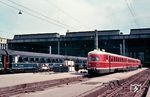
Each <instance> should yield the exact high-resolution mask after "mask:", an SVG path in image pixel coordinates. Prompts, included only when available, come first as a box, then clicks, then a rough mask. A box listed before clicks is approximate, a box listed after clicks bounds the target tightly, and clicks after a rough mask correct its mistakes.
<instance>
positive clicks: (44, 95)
mask: <svg viewBox="0 0 150 97" xmlns="http://www.w3.org/2000/svg"><path fill="white" fill-rule="evenodd" d="M145 69H146V68H141V69H138V70H134V71H129V72H120V73H113V74H109V75H103V76H100V77H94V78H91V79H89V80H87V81H83V82H79V83H76V84H69V85H60V86H58V87H51V88H49V89H46V90H44V91H37V92H32V93H22V94H18V95H14V96H11V97H84V96H85V94H86V93H87V92H88V91H91V90H95V89H97V87H99V86H101V85H103V83H107V82H109V81H113V80H122V79H125V78H128V77H130V76H132V75H134V74H137V73H139V72H141V71H143V70H145Z"/></svg>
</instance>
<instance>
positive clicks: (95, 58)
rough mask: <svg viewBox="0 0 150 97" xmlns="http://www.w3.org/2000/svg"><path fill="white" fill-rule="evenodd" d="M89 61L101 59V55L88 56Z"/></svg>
mask: <svg viewBox="0 0 150 97" xmlns="http://www.w3.org/2000/svg"><path fill="white" fill-rule="evenodd" d="M88 61H99V57H98V56H90V57H88Z"/></svg>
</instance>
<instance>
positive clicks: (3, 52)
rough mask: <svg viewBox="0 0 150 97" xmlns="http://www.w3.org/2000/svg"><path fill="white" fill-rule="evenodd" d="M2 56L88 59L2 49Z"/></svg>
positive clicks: (0, 52) (0, 51)
mask: <svg viewBox="0 0 150 97" xmlns="http://www.w3.org/2000/svg"><path fill="white" fill-rule="evenodd" d="M0 54H3V55H5V54H8V55H18V56H19V55H22V56H29V57H30V56H34V57H44V58H45V57H49V58H51V57H53V58H64V59H66V58H71V59H85V60H86V59H87V58H86V57H78V56H66V55H57V54H46V53H36V52H26V51H16V50H4V49H0Z"/></svg>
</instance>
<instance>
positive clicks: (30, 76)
mask: <svg viewBox="0 0 150 97" xmlns="http://www.w3.org/2000/svg"><path fill="white" fill-rule="evenodd" d="M85 74H86V73H77V72H67V73H53V72H40V73H20V74H5V75H0V88H1V87H7V86H13V85H19V84H24V83H33V82H40V81H46V80H54V79H61V78H69V77H77V76H83V75H85Z"/></svg>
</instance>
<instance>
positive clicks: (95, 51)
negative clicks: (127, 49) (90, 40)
mask: <svg viewBox="0 0 150 97" xmlns="http://www.w3.org/2000/svg"><path fill="white" fill-rule="evenodd" d="M88 54H108V55H112V56H116V57H122V58H128V59H132V60H138V59H135V58H131V57H127V56H122V55H118V54H113V53H109V52H105V51H101V50H100V49H98V50H97V49H95V50H93V51H90V52H89V53H88Z"/></svg>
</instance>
